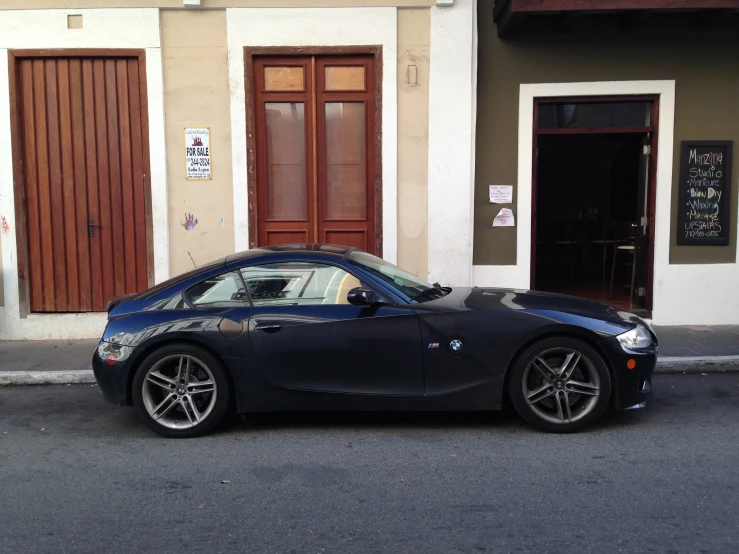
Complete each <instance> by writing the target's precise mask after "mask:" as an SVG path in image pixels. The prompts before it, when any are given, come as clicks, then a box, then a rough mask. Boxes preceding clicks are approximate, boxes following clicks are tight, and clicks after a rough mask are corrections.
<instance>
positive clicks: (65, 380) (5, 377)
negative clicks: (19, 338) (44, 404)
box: [0, 369, 96, 387]
mask: <svg viewBox="0 0 739 554" xmlns="http://www.w3.org/2000/svg"><path fill="white" fill-rule="evenodd" d="M70 383H72V384H75V385H78V384H85V385H90V384H93V383H96V381H95V374H94V373H93V372H92V370H91V369H83V370H78V371H0V387H2V386H11V385H67V384H70Z"/></svg>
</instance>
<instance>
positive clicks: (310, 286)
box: [241, 262, 361, 306]
mask: <svg viewBox="0 0 739 554" xmlns="http://www.w3.org/2000/svg"><path fill="white" fill-rule="evenodd" d="M241 275H242V277H243V278H244V281H245V282H246V288H247V289H248V290H249V294H250V295H251V299H252V302H253V303H254V305H255V306H302V305H315V304H324V305H325V304H348V303H349V302H348V301H347V299H346V295H347V293H348V292H349V291H350V290H351V289H353V288H356V287H359V286H361V284H360V282H359V280H358V279H357V278H356V277H354V276H353V275H351V274H349V273H347V272H346V271H344V270H343V269H341V268H339V267H335V266H332V265H324V264H312V263H298V262H294V263H282V264H269V265H260V266H253V267H245V268H243V269H242V270H241Z"/></svg>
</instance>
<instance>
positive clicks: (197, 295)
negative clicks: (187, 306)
mask: <svg viewBox="0 0 739 554" xmlns="http://www.w3.org/2000/svg"><path fill="white" fill-rule="evenodd" d="M185 294H186V295H187V298H188V300H190V302H192V304H193V305H194V306H196V307H229V306H243V305H245V304H247V305H248V304H249V299H248V297H247V296H246V293H245V292H244V285H243V284H242V283H241V279H239V274H238V273H237V272H235V271H231V272H229V273H224V274H223V275H217V276H215V277H210V278H209V279H206V280H205V281H201V282H200V283H198V284H197V285H193V286H191V287H190V288H189V289H187V291H186V292H185Z"/></svg>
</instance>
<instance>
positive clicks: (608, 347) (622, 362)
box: [601, 337, 657, 410]
mask: <svg viewBox="0 0 739 554" xmlns="http://www.w3.org/2000/svg"><path fill="white" fill-rule="evenodd" d="M601 347H602V348H603V350H604V352H605V354H606V358H607V359H608V362H609V364H610V366H611V370H612V373H613V383H611V386H612V393H611V394H612V398H613V407H614V408H615V409H617V410H629V409H637V408H643V407H645V406H646V405H647V404H648V403H649V401H650V400H651V398H652V373H654V368H655V366H656V365H657V347H656V345H655V347H654V349H652V350H650V351H649V352H643V353H635V352H631V353H630V352H626V351H625V350H624V349H623V348H621V344H620V343H619V342H618V339H617V338H615V337H614V338H611V339H608V340H607V341H605V342H603V343H601ZM630 360H633V363H631V364H630ZM629 365H633V368H632V369H629Z"/></svg>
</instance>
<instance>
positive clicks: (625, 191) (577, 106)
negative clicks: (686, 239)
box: [532, 101, 653, 314]
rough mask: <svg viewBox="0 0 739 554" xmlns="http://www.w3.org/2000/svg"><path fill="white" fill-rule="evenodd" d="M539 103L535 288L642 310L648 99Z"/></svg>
mask: <svg viewBox="0 0 739 554" xmlns="http://www.w3.org/2000/svg"><path fill="white" fill-rule="evenodd" d="M537 108H538V109H537V113H536V116H537V117H536V118H535V119H536V124H537V132H536V134H535V141H536V144H535V148H536V156H535V162H534V163H535V168H534V169H535V171H534V175H535V183H534V191H535V198H534V207H535V214H534V241H535V242H534V244H533V245H532V246H533V249H532V250H533V257H532V282H533V283H532V286H533V288H535V289H537V290H544V291H549V292H559V293H564V294H572V295H575V296H581V297H586V298H592V299H595V300H600V301H604V302H607V303H609V304H612V305H614V306H617V307H620V308H624V309H628V310H632V311H638V312H642V313H644V314H648V311H649V309H650V307H651V306H650V299H651V294H650V293H651V291H650V290H648V289H649V288H650V281H651V263H650V260H651V252H652V240H651V238H650V233H649V232H648V231H649V221H650V219H652V218H650V213H651V205H652V202H651V201H650V198H651V193H652V192H653V191H652V190H651V189H652V188H653V187H650V181H651V179H650V176H651V174H652V171H651V168H652V165H653V163H652V155H651V141H652V137H653V131H652V121H651V115H650V112H651V103H649V102H639V103H634V104H632V105H629V104H628V103H626V102H623V101H619V102H600V103H592V104H588V103H586V102H582V103H580V102H578V103H575V102H571V103H557V104H555V103H552V104H543V105H538V106H537Z"/></svg>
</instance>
